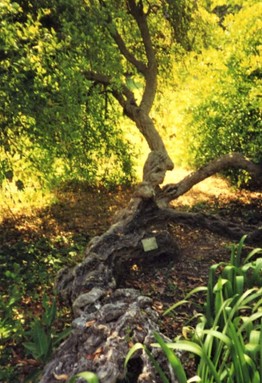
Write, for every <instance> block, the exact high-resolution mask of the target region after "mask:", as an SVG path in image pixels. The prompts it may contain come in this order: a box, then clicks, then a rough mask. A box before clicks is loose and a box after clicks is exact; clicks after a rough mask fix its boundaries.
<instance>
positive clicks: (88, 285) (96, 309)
mask: <svg viewBox="0 0 262 383" xmlns="http://www.w3.org/2000/svg"><path fill="white" fill-rule="evenodd" d="M159 212H160V209H159V208H158V207H157V205H156V204H155V203H154V201H153V199H148V200H146V201H142V202H140V204H139V205H138V207H137V210H136V211H135V213H134V214H133V215H131V216H128V217H127V218H125V219H124V220H121V221H120V222H118V223H117V224H116V225H114V226H112V227H111V228H110V230H109V231H108V232H106V233H105V234H104V235H102V236H101V237H99V238H95V239H94V240H93V241H92V243H91V244H90V245H89V247H88V249H87V250H86V254H85V259H84V261H83V262H82V263H81V264H79V265H77V266H76V267H75V268H74V269H71V270H62V271H61V272H60V274H59V276H58V280H57V287H58V291H59V292H60V294H61V296H62V297H63V298H64V299H65V301H67V302H68V304H70V305H72V307H73V313H74V318H75V319H74V321H73V330H72V333H71V335H70V336H69V338H68V339H67V340H66V341H65V342H64V343H63V344H62V345H61V346H60V347H59V349H58V350H57V352H56V353H55V354H54V356H53V359H52V361H51V362H50V363H49V364H48V365H47V366H46V368H45V370H44V374H43V377H42V379H41V380H40V383H55V382H57V381H59V380H60V381H61V380H63V379H64V380H66V379H68V378H70V377H71V376H73V375H75V374H76V373H78V372H81V371H94V372H95V373H96V374H97V376H98V378H99V381H100V382H101V383H115V382H121V380H122V379H124V377H125V376H126V371H125V369H124V360H125V357H126V355H127V353H128V350H129V348H130V346H131V345H133V344H135V343H136V342H141V343H143V344H145V345H147V346H148V347H150V344H151V343H152V342H153V341H154V337H153V333H154V332H155V331H157V332H159V328H158V324H157V323H158V321H159V318H158V314H157V313H156V312H155V311H154V310H153V309H152V307H151V305H152V302H151V299H150V298H148V297H144V296H142V295H141V293H140V292H139V291H138V290H134V289H123V288H121V287H120V286H121V280H122V279H123V278H125V276H126V275H127V273H128V270H129V269H130V267H131V265H132V263H134V262H146V263H147V265H151V266H152V264H153V263H154V258H156V257H162V256H165V257H170V258H172V259H174V258H176V257H179V250H178V247H177V245H176V242H175V240H174V238H173V236H172V235H170V233H169V232H168V230H167V225H165V224H163V222H162V221H161V222H160V224H158V223H157V222H159V220H158V219H157V217H158V215H159ZM149 267H150V266H149ZM153 354H154V355H155V357H156V359H157V360H158V362H159V363H160V364H161V365H162V366H163V368H164V370H165V371H167V373H168V375H169V379H170V382H176V379H175V377H174V376H173V375H172V372H171V371H169V368H168V365H167V363H166V361H165V358H164V357H163V355H162V354H161V352H160V350H156V349H155V350H154V351H153ZM131 364H132V370H135V372H134V376H133V377H132V382H136V381H137V382H150V383H154V382H159V381H160V380H159V378H158V377H157V375H156V373H155V371H154V369H153V367H152V364H151V363H150V362H149V359H148V356H147V354H146V352H144V351H142V352H140V354H138V355H137V356H136V357H135V358H134V359H133V361H132V362H131ZM79 381H80V380H79Z"/></svg>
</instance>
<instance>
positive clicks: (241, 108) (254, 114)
mask: <svg viewBox="0 0 262 383" xmlns="http://www.w3.org/2000/svg"><path fill="white" fill-rule="evenodd" d="M219 3H220V5H219V7H220V8H222V9H224V12H222V13H221V11H220V12H219V7H218V6H217V7H216V8H215V9H214V11H215V10H216V12H217V13H218V14H220V18H218V16H217V18H218V19H217V27H216V28H217V31H216V35H217V36H219V39H216V44H215V46H214V45H213V46H211V45H209V46H208V47H207V48H206V49H205V50H203V51H202V53H201V54H198V55H195V54H193V53H191V54H190V55H187V57H186V59H185V60H184V67H183V66H182V65H180V66H179V70H177V69H175V73H176V76H177V77H178V79H179V81H180V82H183V83H182V87H181V90H180V91H178V92H177V93H176V95H175V99H176V100H178V99H179V100H178V102H180V105H181V104H182V113H183V115H182V124H184V126H181V128H178V129H177V130H178V133H179V140H180V142H181V146H182V148H183V151H184V154H185V157H186V161H185V157H184V161H185V162H186V164H188V165H191V166H192V165H193V166H195V167H198V166H200V165H203V164H205V163H207V162H208V161H209V160H211V159H214V158H216V157H218V156H219V155H221V154H225V153H229V152H233V151H238V152H241V153H243V154H245V155H246V156H247V157H249V158H251V159H252V160H253V161H254V162H257V163H259V162H260V161H261V160H262V151H261V147H262V125H261V97H260V93H261V59H260V51H261V44H260V32H259V31H260V28H261V21H260V18H259V17H258V15H259V14H262V8H261V4H260V3H259V2H253V3H252V2H245V4H243V6H242V7H241V6H240V5H239V7H237V8H236V7H233V8H230V7H229V8H228V9H229V10H227V8H225V7H224V8H223V6H224V5H223V4H222V2H219ZM230 9H233V10H234V12H232V13H231V12H230ZM183 105H184V109H183Z"/></svg>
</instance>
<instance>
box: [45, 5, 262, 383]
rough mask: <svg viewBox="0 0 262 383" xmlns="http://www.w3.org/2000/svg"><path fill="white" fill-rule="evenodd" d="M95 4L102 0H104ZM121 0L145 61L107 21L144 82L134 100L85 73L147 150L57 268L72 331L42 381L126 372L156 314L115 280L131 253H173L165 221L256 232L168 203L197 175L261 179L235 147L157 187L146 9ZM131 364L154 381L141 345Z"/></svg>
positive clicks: (146, 256) (144, 258) (147, 339)
mask: <svg viewBox="0 0 262 383" xmlns="http://www.w3.org/2000/svg"><path fill="white" fill-rule="evenodd" d="M101 4H102V5H101V6H103V7H106V5H105V3H104V2H101ZM126 5H127V11H128V12H129V13H130V15H132V17H133V19H134V21H135V22H136V24H137V26H138V29H139V31H140V34H141V40H142V42H143V45H144V51H145V57H146V62H142V61H140V60H138V59H137V58H136V57H135V55H134V54H133V53H132V52H130V51H129V50H128V48H127V46H126V45H125V42H124V40H123V38H122V36H121V35H120V33H119V32H118V31H117V29H116V27H115V26H114V28H112V24H113V21H112V20H111V19H110V23H111V28H109V32H110V33H111V36H112V38H113V39H114V41H115V44H116V45H117V46H118V48H119V52H120V53H121V55H122V56H123V57H124V58H125V59H126V60H127V61H128V62H129V64H130V65H133V67H134V68H135V69H136V70H137V72H139V73H140V74H142V75H143V76H144V79H145V88H144V93H143V96H142V98H141V101H140V103H139V104H138V103H137V101H136V100H135V96H134V94H133V93H132V91H131V90H130V89H128V88H127V86H126V85H125V84H122V86H121V87H119V86H118V87H117V88H114V86H113V82H112V79H111V78H110V76H107V75H104V74H101V73H95V72H93V71H86V73H85V76H86V77H87V78H88V79H89V80H90V81H94V82H96V83H100V84H104V85H106V86H108V87H111V92H112V94H113V95H114V97H115V98H116V99H117V100H118V102H119V103H120V105H121V106H122V108H123V111H124V113H125V114H126V116H128V117H129V118H131V119H132V120H133V121H134V122H135V124H136V126H137V127H138V129H139V131H140V132H141V133H142V134H143V136H144V137H145V138H146V140H147V142H148V145H149V148H150V149H151V152H150V154H149V156H148V159H147V161H146V163H145V166H144V173H143V181H142V182H141V184H139V185H138V187H137V190H136V192H135V193H134V195H133V198H132V200H131V201H130V203H129V205H128V207H127V208H126V209H125V210H124V211H123V212H122V213H121V214H119V216H118V218H117V220H116V223H115V224H114V225H112V226H111V227H110V228H109V229H108V231H107V232H106V233H104V234H103V235H102V236H101V237H98V238H94V239H93V240H92V241H91V243H90V244H89V245H88V248H87V250H86V252H85V258H84V260H83V262H82V263H81V264H79V265H77V266H75V267H74V268H73V269H63V270H61V272H60V273H59V275H58V278H57V289H58V291H59V293H60V295H61V297H62V298H63V299H64V301H65V302H66V304H67V305H71V306H72V309H73V314H74V320H73V323H72V332H71V335H70V336H69V337H68V339H67V340H66V341H65V342H63V343H62V344H61V346H60V347H59V348H58V350H57V351H56V352H55V354H54V355H53V358H52V360H51V361H50V362H49V363H48V364H47V365H46V367H45V369H44V372H43V376H42V378H41V380H40V383H55V382H58V381H66V380H67V379H69V378H70V377H72V376H73V375H75V374H76V373H78V372H81V371H93V372H95V373H96V374H97V376H98V378H99V381H100V382H101V383H116V382H119V383H120V382H122V381H123V379H124V377H125V376H126V371H125V369H124V360H125V357H126V355H127V353H128V350H129V348H130V345H131V344H134V343H136V342H140V343H143V344H145V345H146V346H147V347H149V348H150V344H151V343H152V341H154V336H153V334H154V332H155V331H157V332H159V327H158V320H159V318H158V314H157V313H156V312H155V311H154V309H153V308H152V305H151V303H152V302H151V299H150V298H148V297H145V296H142V295H141V293H140V292H139V291H138V290H134V289H123V288H121V278H124V277H125V275H126V273H128V270H129V267H130V266H131V265H132V263H134V262H136V261H137V260H140V261H141V262H149V263H150V264H151V265H152V264H153V262H154V259H155V258H156V257H162V256H165V257H170V259H174V258H176V257H179V249H178V247H177V244H176V241H175V239H174V238H173V235H171V233H169V230H168V222H169V221H175V222H186V223H188V224H192V225H199V226H204V227H207V228H209V229H210V230H214V231H219V232H220V234H224V235H230V236H231V238H235V239H238V238H240V237H241V236H242V235H243V234H244V232H245V233H246V232H249V233H250V236H249V240H250V241H252V240H253V239H254V238H256V237H258V235H259V234H261V228H260V229H257V228H254V227H251V226H250V227H247V228H244V229H242V230H240V229H239V228H238V227H235V226H234V225H230V224H226V223H225V222H222V221H221V220H219V219H218V218H215V217H212V218H209V217H207V216H205V215H203V214H190V213H183V212H178V211H176V210H174V209H171V208H170V207H169V206H168V204H169V202H170V201H172V200H174V199H175V198H177V197H179V196H180V195H182V194H184V193H186V192H187V191H188V190H190V189H191V188H192V187H193V186H194V185H195V184H197V183H198V182H200V181H202V180H203V179H205V178H207V177H209V176H211V175H212V174H215V173H216V172H219V171H221V170H223V169H225V168H227V167H238V168H243V169H246V170H248V171H249V172H250V174H251V175H252V176H253V177H255V178H256V179H257V181H259V182H260V183H261V178H262V169H261V167H259V166H257V165H255V164H252V163H251V162H250V161H248V160H247V159H245V158H244V157H243V156H242V155H241V154H238V153H235V154H229V155H226V156H224V157H222V158H220V159H218V160H215V161H213V162H211V163H210V164H208V165H207V166H205V167H203V168H202V169H199V170H198V171H196V172H194V173H192V174H191V175H189V176H188V177H186V178H185V179H184V180H182V181H181V182H179V183H177V184H171V185H165V186H163V187H162V188H161V187H160V185H161V184H162V183H163V181H164V178H165V174H166V171H167V170H171V169H172V168H173V162H172V160H171V158H170V157H169V155H168V153H167V151H166V148H165V145H164V143H163V140H162V138H161V136H160V135H159V133H158V131H157V129H156V128H155V126H154V122H153V120H152V118H151V117H150V110H151V107H152V104H153V101H154V98H155V94H156V89H157V62H156V56H155V52H154V49H153V45H152V41H151V37H150V32H149V28H148V24H147V16H148V13H149V12H147V14H146V13H145V12H144V10H143V5H142V1H138V2H136V1H135V0H127V1H126ZM254 229H257V230H254ZM252 233H253V234H252ZM163 337H164V336H163ZM152 352H153V354H154V356H155V358H156V359H157V360H158V362H159V363H160V364H161V365H162V367H163V369H164V371H165V372H166V374H167V375H168V377H169V380H170V382H176V378H175V377H174V375H173V373H172V371H171V370H170V369H169V366H168V364H167V363H166V361H165V358H164V357H163V355H162V354H161V352H160V351H159V350H158V349H154V350H153V351H152ZM131 364H132V365H133V366H132V369H133V370H134V371H135V373H134V376H133V378H132V379H133V380H132V382H133V383H135V382H150V383H154V382H159V378H158V376H157V375H156V373H155V371H154V369H153V367H152V365H151V364H150V361H149V359H148V356H147V353H146V352H145V351H140V352H139V353H138V354H137V355H136V356H135V357H134V359H133V360H132V361H131ZM78 381H79V382H80V381H81V379H80V378H79V379H78Z"/></svg>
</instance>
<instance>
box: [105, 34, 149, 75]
mask: <svg viewBox="0 0 262 383" xmlns="http://www.w3.org/2000/svg"><path fill="white" fill-rule="evenodd" d="M114 29H115V30H114V32H112V31H110V34H111V36H112V38H113V39H114V40H115V42H116V44H117V46H118V48H119V50H120V52H121V53H122V55H123V56H124V57H125V58H126V59H127V61H129V62H130V63H131V64H133V65H134V66H135V68H136V69H137V71H138V72H140V73H142V74H143V75H144V76H145V74H146V70H147V67H146V65H145V64H144V63H143V62H142V61H140V60H137V59H136V57H135V56H134V55H133V54H132V53H131V52H130V51H129V50H128V49H127V46H126V44H125V42H124V40H123V38H122V36H121V35H120V33H119V32H118V30H117V29H116V27H114Z"/></svg>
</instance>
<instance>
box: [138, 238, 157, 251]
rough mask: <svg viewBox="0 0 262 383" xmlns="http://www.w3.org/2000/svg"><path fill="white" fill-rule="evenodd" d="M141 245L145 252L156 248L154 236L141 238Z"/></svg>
mask: <svg viewBox="0 0 262 383" xmlns="http://www.w3.org/2000/svg"><path fill="white" fill-rule="evenodd" d="M141 242H142V245H143V249H144V251H145V252H147V251H151V250H156V249H157V248H158V245H157V241H156V237H151V238H145V239H142V241H141Z"/></svg>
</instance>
